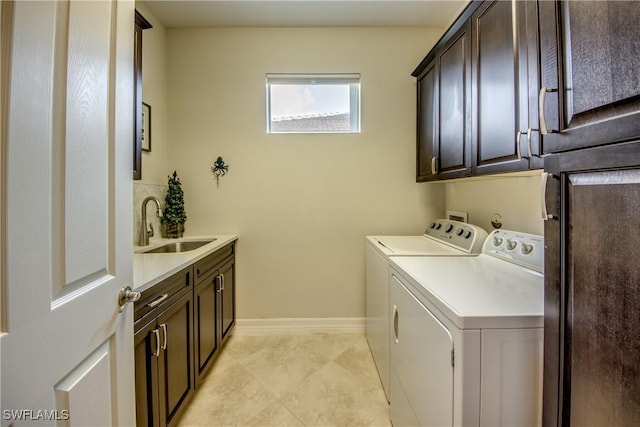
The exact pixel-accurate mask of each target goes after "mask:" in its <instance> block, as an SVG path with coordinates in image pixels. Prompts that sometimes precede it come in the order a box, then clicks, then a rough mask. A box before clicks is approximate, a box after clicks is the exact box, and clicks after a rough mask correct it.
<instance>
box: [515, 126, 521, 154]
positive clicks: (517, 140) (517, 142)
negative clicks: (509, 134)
mask: <svg viewBox="0 0 640 427" xmlns="http://www.w3.org/2000/svg"><path fill="white" fill-rule="evenodd" d="M521 137H522V132H520V131H516V156H518V160H520V159H522V153H521V152H520V138H521Z"/></svg>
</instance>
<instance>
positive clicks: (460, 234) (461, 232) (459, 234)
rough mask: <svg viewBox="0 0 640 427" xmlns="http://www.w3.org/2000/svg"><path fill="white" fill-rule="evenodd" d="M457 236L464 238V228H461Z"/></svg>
mask: <svg viewBox="0 0 640 427" xmlns="http://www.w3.org/2000/svg"><path fill="white" fill-rule="evenodd" d="M456 234H457V235H458V236H462V234H464V230H463V229H462V228H459V229H458V231H457V232H456Z"/></svg>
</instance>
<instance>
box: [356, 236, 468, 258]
mask: <svg viewBox="0 0 640 427" xmlns="http://www.w3.org/2000/svg"><path fill="white" fill-rule="evenodd" d="M368 239H369V241H371V242H372V243H375V245H376V247H378V249H380V250H381V251H382V252H383V253H384V254H385V255H387V256H394V255H395V256H400V255H407V256H463V255H470V254H468V253H466V252H463V251H462V250H460V249H456V248H454V247H452V246H448V245H445V244H444V243H440V242H438V241H436V240H433V239H430V238H428V237H424V236H368Z"/></svg>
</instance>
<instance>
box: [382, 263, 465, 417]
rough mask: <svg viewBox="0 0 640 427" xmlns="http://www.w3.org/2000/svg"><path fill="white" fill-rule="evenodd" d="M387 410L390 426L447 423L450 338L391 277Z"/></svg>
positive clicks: (450, 382)
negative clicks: (388, 406) (388, 404)
mask: <svg viewBox="0 0 640 427" xmlns="http://www.w3.org/2000/svg"><path fill="white" fill-rule="evenodd" d="M390 285H391V292H390V294H391V298H390V300H391V304H390V309H391V322H390V328H391V408H390V416H391V422H392V423H393V425H394V427H400V426H416V425H419V426H438V427H440V426H452V425H453V366H452V363H451V359H452V357H451V354H452V353H451V352H452V350H453V338H452V336H451V333H449V330H447V328H446V327H445V326H444V325H443V324H442V323H440V321H438V319H437V318H436V317H435V316H434V315H433V314H432V313H431V312H430V311H429V310H428V309H427V308H426V307H425V306H424V305H422V303H421V302H420V301H418V300H417V299H416V297H415V296H413V294H412V293H411V292H410V291H409V290H408V289H407V287H405V286H404V285H403V284H402V283H401V282H400V280H399V278H397V277H396V276H395V275H392V276H391V281H390Z"/></svg>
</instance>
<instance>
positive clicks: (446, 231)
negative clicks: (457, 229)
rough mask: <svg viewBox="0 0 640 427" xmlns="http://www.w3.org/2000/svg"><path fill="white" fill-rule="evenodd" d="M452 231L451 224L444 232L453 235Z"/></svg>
mask: <svg viewBox="0 0 640 427" xmlns="http://www.w3.org/2000/svg"><path fill="white" fill-rule="evenodd" d="M451 230H453V225H451V224H449V225H447V229H446V230H444V231H445V233H451Z"/></svg>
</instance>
